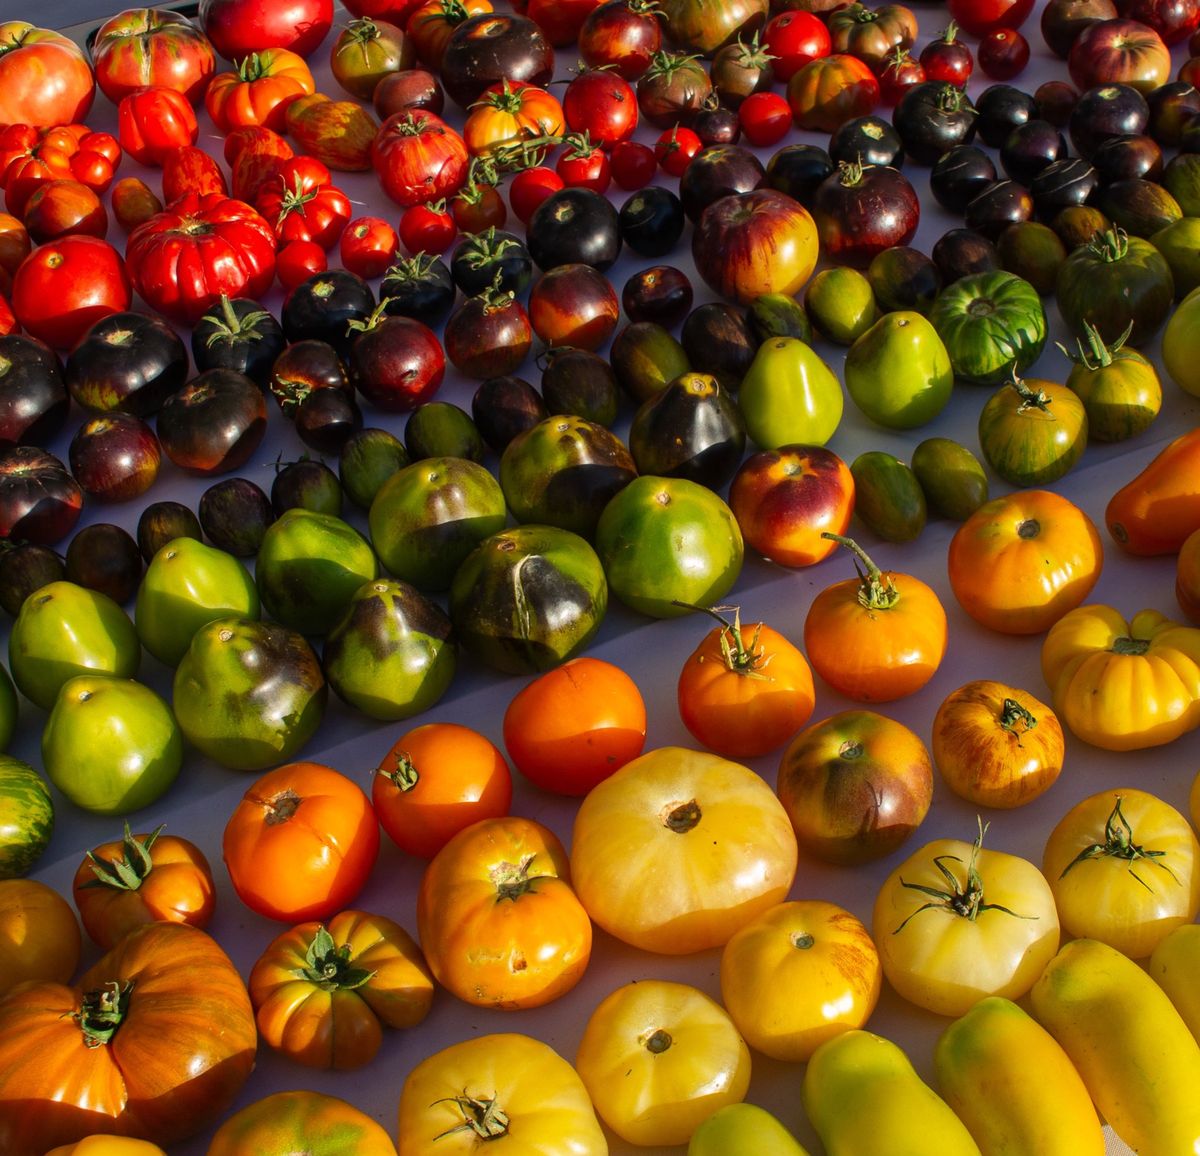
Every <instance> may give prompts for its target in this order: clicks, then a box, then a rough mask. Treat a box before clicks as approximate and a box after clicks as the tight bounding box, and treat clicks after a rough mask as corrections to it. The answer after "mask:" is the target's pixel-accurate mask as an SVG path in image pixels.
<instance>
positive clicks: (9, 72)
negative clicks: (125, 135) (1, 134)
mask: <svg viewBox="0 0 1200 1156" xmlns="http://www.w3.org/2000/svg"><path fill="white" fill-rule="evenodd" d="M95 95H96V82H95V80H94V79H93V77H92V69H91V66H90V65H89V64H88V61H87V57H86V56H85V55H84V53H83V50H82V49H81V48H80V47H79V45H77V44H76V43H75V42H74V41H73V40H71V39H69V38H68V37H66V36H63V35H62V34H61V33H58V32H53V31H51V30H50V29H48V28H38V27H36V26H35V25H33V24H29V23H27V22H26V21H24V20H7V21H4V22H2V23H0V125H5V124H27V125H31V126H33V127H34V128H48V127H51V126H53V125H57V124H77V123H79V122H80V121H82V120H83V119H84V118H85V117H86V116H87V114H88V110H89V109H90V108H91V107H92V99H93V97H94V96H95Z"/></svg>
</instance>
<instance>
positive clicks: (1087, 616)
mask: <svg viewBox="0 0 1200 1156" xmlns="http://www.w3.org/2000/svg"><path fill="white" fill-rule="evenodd" d="M1042 677H1043V678H1044V679H1045V680H1046V685H1047V686H1048V687H1049V688H1050V690H1051V693H1052V694H1053V701H1054V711H1055V713H1056V714H1057V715H1058V717H1059V719H1060V720H1061V721H1062V722H1064V723H1066V725H1067V726H1068V727H1069V728H1070V730H1071V732H1072V733H1073V734H1074V735H1076V736H1077V737H1078V738H1081V739H1082V740H1083V741H1084V742H1086V743H1091V744H1092V745H1093V746H1097V747H1103V748H1104V749H1105V750H1110V751H1132V750H1141V749H1143V748H1145V747H1156V746H1161V745H1162V744H1163V743H1169V742H1172V741H1173V740H1175V739H1177V738H1178V737H1179V736H1180V735H1182V734H1183V733H1184V732H1186V731H1189V730H1192V729H1193V728H1194V727H1195V726H1196V725H1197V723H1198V722H1200V629H1196V628H1195V627H1191V626H1182V625H1180V624H1179V623H1178V622H1172V621H1171V620H1170V619H1168V618H1166V617H1164V616H1163V615H1162V614H1159V613H1158V611H1156V610H1143V611H1141V612H1140V613H1138V614H1136V615H1134V617H1133V618H1132V619H1131V620H1130V621H1128V622H1126V620H1125V617H1124V615H1122V614H1121V613H1120V611H1118V610H1115V609H1114V608H1113V607H1111V606H1102V605H1091V606H1080V607H1079V608H1078V609H1076V610H1071V611H1069V612H1068V613H1067V614H1065V615H1064V616H1063V617H1062V618H1060V619H1059V620H1058V621H1057V622H1056V623H1055V624H1054V625H1053V626H1052V627H1051V628H1050V632H1049V634H1047V635H1046V638H1045V641H1044V642H1043V643H1042Z"/></svg>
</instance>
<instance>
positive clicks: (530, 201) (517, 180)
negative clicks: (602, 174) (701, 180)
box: [508, 156, 653, 225]
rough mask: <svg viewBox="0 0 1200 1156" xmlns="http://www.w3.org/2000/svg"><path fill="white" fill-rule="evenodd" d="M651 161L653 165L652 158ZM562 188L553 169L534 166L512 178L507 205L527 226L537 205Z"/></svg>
mask: <svg viewBox="0 0 1200 1156" xmlns="http://www.w3.org/2000/svg"><path fill="white" fill-rule="evenodd" d="M651 161H652V163H653V156H652V157H651ZM651 171H653V169H652V170H651ZM562 187H563V179H562V177H560V176H559V175H558V173H556V172H555V171H554V170H553V169H549V168H546V167H545V166H544V165H534V166H533V168H529V169H522V170H521V171H520V172H519V173H517V175H516V176H515V177H513V179H512V183H511V184H510V185H509V186H508V203H509V204H510V205H511V206H512V211H513V212H514V213H516V215H517V219H518V220H519V221H521V222H523V223H524V224H526V225H528V224H529V218H530V217H532V216H533V213H534V210H535V209H536V208H537V207H538V205H540V204H541V203H542V202H543V201H544V200H545V199H546V198H547V197H550V196H553V195H554V194H555V193H557V192H558V190H559V189H561V188H562Z"/></svg>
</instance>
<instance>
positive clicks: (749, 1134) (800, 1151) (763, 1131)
mask: <svg viewBox="0 0 1200 1156" xmlns="http://www.w3.org/2000/svg"><path fill="white" fill-rule="evenodd" d="M687 1156H808V1151H807V1149H805V1148H804V1146H803V1145H802V1144H800V1142H799V1141H798V1140H797V1139H796V1138H795V1137H794V1136H793V1135H792V1134H791V1132H789V1131H788V1130H787V1129H786V1128H785V1127H784V1126H783V1125H782V1124H781V1123H780V1122H779V1121H778V1120H777V1119H776V1118H775V1117H774V1116H772V1115H771V1113H770V1112H768V1111H767V1110H766V1109H765V1108H760V1107H758V1105H757V1104H746V1103H742V1104H726V1105H725V1107H723V1108H718V1109H717V1110H716V1111H715V1112H714V1113H713V1114H712V1115H711V1116H709V1118H708V1119H707V1120H705V1121H704V1123H703V1124H701V1125H700V1127H699V1128H697V1129H696V1130H695V1131H694V1132H693V1133H692V1138H691V1140H690V1141H688V1148H687Z"/></svg>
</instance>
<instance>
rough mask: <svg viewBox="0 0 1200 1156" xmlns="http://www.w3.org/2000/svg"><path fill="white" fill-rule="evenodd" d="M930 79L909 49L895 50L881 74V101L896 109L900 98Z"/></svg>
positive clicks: (889, 55) (888, 57)
mask: <svg viewBox="0 0 1200 1156" xmlns="http://www.w3.org/2000/svg"><path fill="white" fill-rule="evenodd" d="M927 79H928V76H927V75H926V73H925V69H924V68H923V67H922V65H921V62H920V61H919V60H917V58H916V57H915V56H913V54H912V53H911V52H909V50H908V49H907V48H900V47H898V46H897V47H896V48H894V49H893V50H892V51H891V52H890V53H888V56H887V59H886V62H885V63H884V66H883V68H882V70H881V71H880V73H879V99H880V100H881V101H882V102H883V103H884V104H885V105H887V107H888V108H895V107H896V105H898V104H899V103H900V98H901V97H902V96H903V95H904V94H905V93H906V92H907V91H908V90H909V89H910V88H914V87H916V85H918V84H924V83H925V81H926V80H927Z"/></svg>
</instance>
